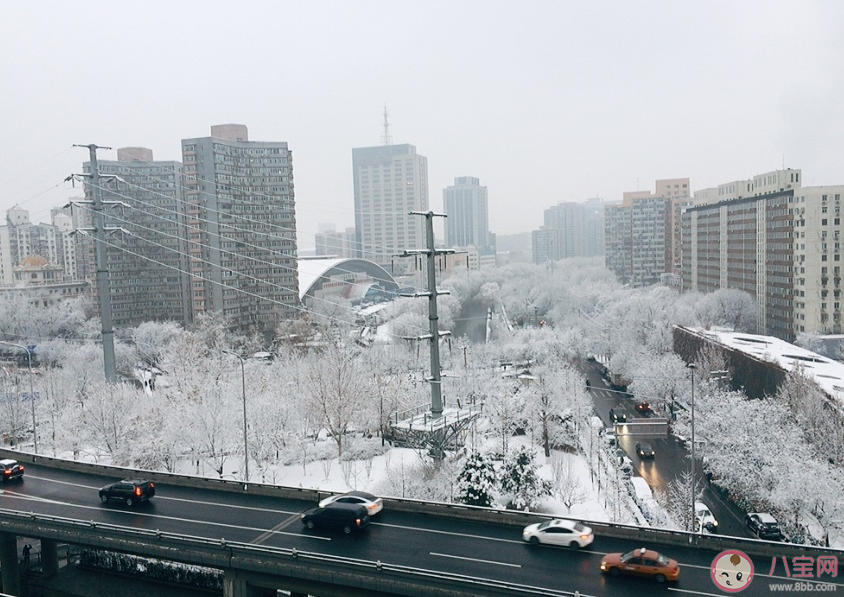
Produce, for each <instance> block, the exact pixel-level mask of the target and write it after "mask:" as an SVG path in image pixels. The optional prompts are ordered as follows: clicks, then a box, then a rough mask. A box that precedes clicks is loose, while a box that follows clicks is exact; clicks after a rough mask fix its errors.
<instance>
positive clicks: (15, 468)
mask: <svg viewBox="0 0 844 597" xmlns="http://www.w3.org/2000/svg"><path fill="white" fill-rule="evenodd" d="M23 469H24V466H23V465H22V464H21V463H20V462H18V461H17V460H12V459H11V458H4V459H3V460H0V472H2V474H3V481H11V480H12V479H23Z"/></svg>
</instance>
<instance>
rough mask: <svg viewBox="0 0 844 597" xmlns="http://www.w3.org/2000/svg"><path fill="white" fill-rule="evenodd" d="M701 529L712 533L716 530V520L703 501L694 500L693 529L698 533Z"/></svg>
mask: <svg viewBox="0 0 844 597" xmlns="http://www.w3.org/2000/svg"><path fill="white" fill-rule="evenodd" d="M701 529H703V530H704V531H709V532H710V533H714V532H716V531H717V530H718V521H717V520H715V516H714V515H713V514H712V511H711V510H710V509H709V506H707V505H706V504H704V503H703V502H695V531H696V532H698V533H700V532H701Z"/></svg>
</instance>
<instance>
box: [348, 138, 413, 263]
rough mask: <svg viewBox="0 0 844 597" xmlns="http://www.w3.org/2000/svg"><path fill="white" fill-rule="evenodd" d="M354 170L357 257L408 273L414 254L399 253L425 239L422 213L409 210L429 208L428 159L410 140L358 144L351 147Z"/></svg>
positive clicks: (411, 248) (410, 248)
mask: <svg viewBox="0 0 844 597" xmlns="http://www.w3.org/2000/svg"><path fill="white" fill-rule="evenodd" d="M352 171H353V178H354V194H355V233H356V234H357V247H356V253H357V254H356V257H359V258H362V259H367V260H369V261H374V262H375V263H377V264H378V265H380V266H382V267H385V268H386V269H387V270H388V271H390V272H391V273H394V274H395V275H401V274H404V273H408V271H409V270H411V269H412V268H413V263H414V260H413V259H400V258H398V257H397V256H398V255H401V254H402V253H403V252H404V251H406V250H417V249H423V248H425V245H426V238H425V219H424V218H423V217H420V216H418V215H410V212H411V211H421V212H426V211H428V209H429V208H428V159H427V158H426V157H424V156H421V155H419V154H417V153H416V147H414V146H413V145H408V144H404V145H382V146H379V147H362V148H357V149H352Z"/></svg>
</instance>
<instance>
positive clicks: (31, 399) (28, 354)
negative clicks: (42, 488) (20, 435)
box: [0, 340, 38, 454]
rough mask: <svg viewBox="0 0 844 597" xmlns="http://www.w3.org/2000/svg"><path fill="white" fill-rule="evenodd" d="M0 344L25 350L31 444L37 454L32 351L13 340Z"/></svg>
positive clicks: (3, 341) (2, 341) (1, 341)
mask: <svg viewBox="0 0 844 597" xmlns="http://www.w3.org/2000/svg"><path fill="white" fill-rule="evenodd" d="M0 344H8V345H9V346H16V347H18V348H20V349H21V350H25V351H26V360H27V363H28V364H29V402H30V404H31V405H32V446H33V448H32V449H33V451H34V452H35V454H38V427H37V426H36V425H35V394H33V393H32V351H31V350H30V349H29V347H28V346H24V345H23V344H15V343H14V342H6V341H5V340H0Z"/></svg>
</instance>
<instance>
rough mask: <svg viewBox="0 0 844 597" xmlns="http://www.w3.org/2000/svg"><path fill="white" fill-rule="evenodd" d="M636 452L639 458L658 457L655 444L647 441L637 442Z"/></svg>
mask: <svg viewBox="0 0 844 597" xmlns="http://www.w3.org/2000/svg"><path fill="white" fill-rule="evenodd" d="M636 454H638V455H639V458H656V452H654V449H653V446H651V445H650V444H649V443H646V442H636Z"/></svg>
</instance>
